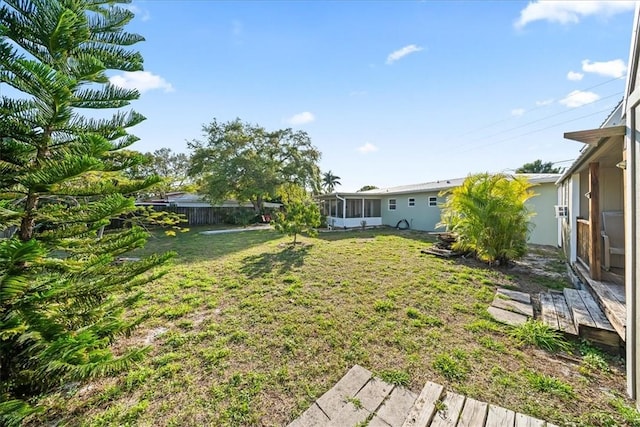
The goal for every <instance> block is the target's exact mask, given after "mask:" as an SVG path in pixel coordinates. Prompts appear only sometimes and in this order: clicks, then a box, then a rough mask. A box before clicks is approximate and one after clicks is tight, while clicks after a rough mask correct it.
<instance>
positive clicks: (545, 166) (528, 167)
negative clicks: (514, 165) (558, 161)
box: [516, 159, 561, 173]
mask: <svg viewBox="0 0 640 427" xmlns="http://www.w3.org/2000/svg"><path fill="white" fill-rule="evenodd" d="M560 170H561V169H560V168H558V167H553V163H552V162H545V163H542V160H540V159H538V160H535V161H533V162H531V163H525V164H524V165H522V166H520V167H519V168H518V169H516V173H560Z"/></svg>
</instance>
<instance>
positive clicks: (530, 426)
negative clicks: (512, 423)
mask: <svg viewBox="0 0 640 427" xmlns="http://www.w3.org/2000/svg"><path fill="white" fill-rule="evenodd" d="M544 426H545V422H544V421H542V420H539V419H537V418H531V417H530V416H528V415H524V414H516V427H544Z"/></svg>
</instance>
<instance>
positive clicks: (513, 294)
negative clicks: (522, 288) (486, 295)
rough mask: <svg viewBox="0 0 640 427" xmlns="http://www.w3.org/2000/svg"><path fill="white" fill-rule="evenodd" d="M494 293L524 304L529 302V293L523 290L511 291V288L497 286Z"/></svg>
mask: <svg viewBox="0 0 640 427" xmlns="http://www.w3.org/2000/svg"><path fill="white" fill-rule="evenodd" d="M496 295H502V296H503V297H505V298H508V299H512V300H514V301H519V302H521V303H524V304H531V295H530V294H527V293H525V292H519V291H513V290H511V289H505V288H498V289H497V290H496Z"/></svg>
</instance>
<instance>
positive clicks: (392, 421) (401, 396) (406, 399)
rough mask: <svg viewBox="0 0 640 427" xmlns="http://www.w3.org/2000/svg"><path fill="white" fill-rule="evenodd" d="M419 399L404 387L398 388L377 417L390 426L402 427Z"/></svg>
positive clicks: (385, 402) (383, 405)
mask: <svg viewBox="0 0 640 427" xmlns="http://www.w3.org/2000/svg"><path fill="white" fill-rule="evenodd" d="M417 398H418V395H417V394H415V393H413V392H411V391H410V390H407V389H406V388H404V387H396V388H394V389H393V391H392V392H391V394H390V395H389V397H388V398H387V400H385V401H384V403H383V404H382V407H381V408H380V409H379V410H378V412H377V415H378V417H380V418H382V419H383V420H384V421H385V422H386V423H387V424H389V425H390V426H392V427H400V426H401V425H402V423H404V420H405V419H406V418H407V415H408V414H409V411H410V410H411V407H412V406H413V404H414V403H415V401H416V399H417Z"/></svg>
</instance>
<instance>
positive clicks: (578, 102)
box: [558, 90, 600, 108]
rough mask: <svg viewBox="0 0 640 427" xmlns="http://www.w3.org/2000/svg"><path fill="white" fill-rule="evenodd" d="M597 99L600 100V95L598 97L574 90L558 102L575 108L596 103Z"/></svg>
mask: <svg viewBox="0 0 640 427" xmlns="http://www.w3.org/2000/svg"><path fill="white" fill-rule="evenodd" d="M598 99H600V95H598V94H597V93H593V92H586V91H582V90H574V91H573V92H571V93H570V94H569V95H567V96H565V97H564V98H562V99H561V100H560V101H558V102H559V103H560V104H562V105H565V106H567V107H569V108H576V107H582V106H583V105H587V104H591V103H592V102H596V101H597V100H598Z"/></svg>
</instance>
